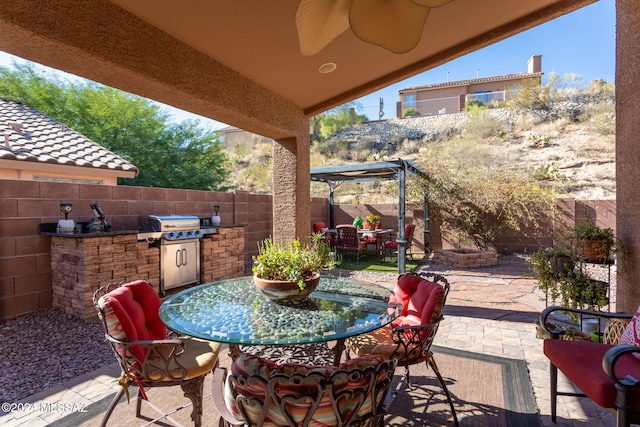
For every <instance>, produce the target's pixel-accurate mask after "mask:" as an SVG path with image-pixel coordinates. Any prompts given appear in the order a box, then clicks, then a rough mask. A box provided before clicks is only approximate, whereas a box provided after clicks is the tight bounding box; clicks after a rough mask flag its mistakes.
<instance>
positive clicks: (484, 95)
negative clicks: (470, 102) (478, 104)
mask: <svg viewBox="0 0 640 427" xmlns="http://www.w3.org/2000/svg"><path fill="white" fill-rule="evenodd" d="M473 97H474V98H475V99H477V100H480V101H482V103H483V104H489V103H491V91H490V90H483V91H481V92H474V93H473Z"/></svg>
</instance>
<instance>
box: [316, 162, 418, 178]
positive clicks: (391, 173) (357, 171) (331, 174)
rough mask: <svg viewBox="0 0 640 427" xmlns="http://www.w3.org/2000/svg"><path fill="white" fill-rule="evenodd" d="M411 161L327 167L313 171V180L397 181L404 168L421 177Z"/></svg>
mask: <svg viewBox="0 0 640 427" xmlns="http://www.w3.org/2000/svg"><path fill="white" fill-rule="evenodd" d="M411 162H412V161H411V160H403V159H400V160H393V161H385V162H369V163H356V164H351V165H340V166H326V167H321V168H312V169H311V180H312V181H320V182H326V183H330V182H344V181H354V182H363V181H373V180H376V179H396V177H397V175H398V171H399V170H401V169H402V168H403V167H404V168H406V170H407V171H408V172H409V173H411V174H417V175H420V174H422V172H421V171H420V170H419V169H418V168H416V167H415V166H414V165H413V164H412V163H411Z"/></svg>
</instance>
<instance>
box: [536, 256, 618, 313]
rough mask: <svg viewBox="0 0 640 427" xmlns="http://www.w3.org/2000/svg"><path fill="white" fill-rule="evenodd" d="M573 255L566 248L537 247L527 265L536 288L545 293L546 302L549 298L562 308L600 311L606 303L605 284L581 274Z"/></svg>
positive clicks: (606, 286) (606, 289)
mask: <svg viewBox="0 0 640 427" xmlns="http://www.w3.org/2000/svg"><path fill="white" fill-rule="evenodd" d="M574 257H575V254H572V253H571V252H569V251H568V249H562V248H540V249H539V250H538V251H537V252H535V253H533V254H532V255H531V257H529V259H528V260H527V264H528V266H529V269H530V271H531V272H532V274H533V276H534V277H535V278H536V279H538V282H539V285H538V288H539V289H540V290H541V291H543V292H544V293H545V295H546V303H547V305H549V302H550V301H551V302H552V303H554V304H555V303H559V304H560V305H562V306H565V307H572V308H585V309H589V310H596V311H600V310H601V309H602V307H604V306H606V305H607V304H608V303H609V300H608V297H607V291H608V287H609V286H608V284H607V283H606V282H601V281H598V280H594V279H590V278H589V277H587V276H586V275H584V274H583V272H582V270H581V268H580V264H579V263H578V262H577V260H576V259H575V258H574Z"/></svg>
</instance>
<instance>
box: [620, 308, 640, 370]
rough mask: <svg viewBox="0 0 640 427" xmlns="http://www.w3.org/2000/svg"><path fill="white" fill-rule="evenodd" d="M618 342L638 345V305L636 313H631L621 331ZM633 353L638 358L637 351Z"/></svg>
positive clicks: (639, 333) (639, 339)
mask: <svg viewBox="0 0 640 427" xmlns="http://www.w3.org/2000/svg"><path fill="white" fill-rule="evenodd" d="M618 344H620V345H635V346H640V307H638V310H637V311H636V314H634V315H633V318H632V319H631V322H629V325H628V326H627V329H625V330H624V332H623V333H622V336H621V337H620V342H619V343H618ZM633 355H634V356H635V357H637V358H639V359H640V354H639V353H633Z"/></svg>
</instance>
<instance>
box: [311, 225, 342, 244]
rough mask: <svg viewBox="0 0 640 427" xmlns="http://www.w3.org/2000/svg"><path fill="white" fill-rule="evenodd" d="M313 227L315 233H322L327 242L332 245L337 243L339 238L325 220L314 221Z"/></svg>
mask: <svg viewBox="0 0 640 427" xmlns="http://www.w3.org/2000/svg"><path fill="white" fill-rule="evenodd" d="M312 228H313V232H314V233H322V234H323V235H324V237H325V239H326V241H327V243H329V245H331V246H332V247H333V246H335V245H336V244H337V242H338V239H337V238H336V237H335V236H333V235H332V234H331V233H330V232H329V228H328V227H327V224H326V223H325V222H322V221H318V222H314V223H313V226H312Z"/></svg>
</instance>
